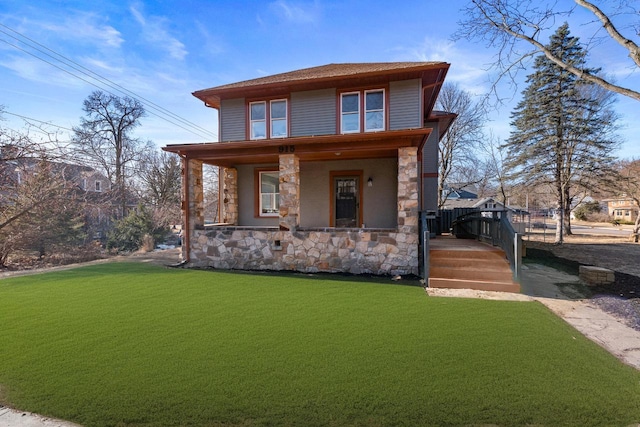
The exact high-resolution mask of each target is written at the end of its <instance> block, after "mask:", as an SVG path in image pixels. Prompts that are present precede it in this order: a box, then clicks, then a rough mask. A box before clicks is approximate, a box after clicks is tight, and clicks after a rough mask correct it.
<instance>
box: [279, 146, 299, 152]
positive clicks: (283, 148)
mask: <svg viewBox="0 0 640 427" xmlns="http://www.w3.org/2000/svg"><path fill="white" fill-rule="evenodd" d="M295 151H296V146H295V145H279V146H278V153H293V152H295Z"/></svg>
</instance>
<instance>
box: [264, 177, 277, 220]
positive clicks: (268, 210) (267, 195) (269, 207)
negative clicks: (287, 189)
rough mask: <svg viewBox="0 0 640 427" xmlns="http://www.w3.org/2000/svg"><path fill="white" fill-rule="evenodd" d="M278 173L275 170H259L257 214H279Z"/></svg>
mask: <svg viewBox="0 0 640 427" xmlns="http://www.w3.org/2000/svg"><path fill="white" fill-rule="evenodd" d="M279 175H280V174H279V173H278V172H277V171H264V172H260V181H259V182H260V184H259V185H260V211H259V216H278V215H279V214H280V188H279V187H280V185H279V179H280V176H279Z"/></svg>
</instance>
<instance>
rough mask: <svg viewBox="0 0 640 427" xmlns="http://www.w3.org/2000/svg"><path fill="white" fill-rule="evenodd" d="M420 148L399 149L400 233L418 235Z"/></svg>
mask: <svg viewBox="0 0 640 427" xmlns="http://www.w3.org/2000/svg"><path fill="white" fill-rule="evenodd" d="M418 218H419V212H418V148H417V147H403V148H398V231H399V232H401V233H415V234H417V233H418Z"/></svg>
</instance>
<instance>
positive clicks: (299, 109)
mask: <svg viewBox="0 0 640 427" xmlns="http://www.w3.org/2000/svg"><path fill="white" fill-rule="evenodd" d="M290 111H291V128H290V129H291V136H311V135H333V134H335V133H336V90H335V89H322V90H310V91H305V92H293V93H292V94H291V109H290Z"/></svg>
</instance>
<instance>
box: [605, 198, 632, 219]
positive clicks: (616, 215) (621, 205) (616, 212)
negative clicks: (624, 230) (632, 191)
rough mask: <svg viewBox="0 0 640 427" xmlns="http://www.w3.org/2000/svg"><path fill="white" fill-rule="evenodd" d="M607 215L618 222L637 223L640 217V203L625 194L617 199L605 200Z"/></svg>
mask: <svg viewBox="0 0 640 427" xmlns="http://www.w3.org/2000/svg"><path fill="white" fill-rule="evenodd" d="M603 202H606V203H607V213H608V214H609V216H610V217H611V218H613V219H614V220H616V221H625V222H635V221H636V218H637V217H638V203H637V202H636V201H635V200H634V198H633V197H629V196H627V195H626V194H623V195H621V196H619V197H617V198H612V199H605V200H603Z"/></svg>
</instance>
